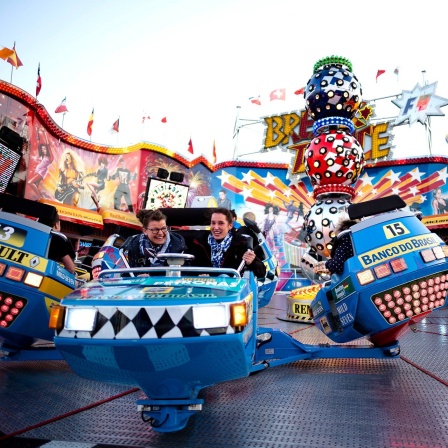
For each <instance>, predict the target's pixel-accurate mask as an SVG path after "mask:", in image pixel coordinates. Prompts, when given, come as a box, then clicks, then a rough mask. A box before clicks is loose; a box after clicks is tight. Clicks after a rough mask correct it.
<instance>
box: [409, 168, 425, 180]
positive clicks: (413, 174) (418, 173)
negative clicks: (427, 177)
mask: <svg viewBox="0 0 448 448" xmlns="http://www.w3.org/2000/svg"><path fill="white" fill-rule="evenodd" d="M409 174H410V175H411V177H412V179H413V180H417V181H418V182H421V181H422V179H421V177H422V176H423V175H424V174H425V173H424V172H423V171H420V170H419V169H418V167H417V168H414V169H413V170H412V171H409Z"/></svg>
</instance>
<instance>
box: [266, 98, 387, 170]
mask: <svg viewBox="0 0 448 448" xmlns="http://www.w3.org/2000/svg"><path fill="white" fill-rule="evenodd" d="M372 115H373V107H372V106H369V105H367V104H364V105H363V107H362V108H361V109H360V110H359V112H358V114H357V115H356V117H355V118H354V119H353V124H354V126H355V133H354V137H355V138H356V139H357V140H358V142H359V143H360V145H361V146H362V147H363V148H364V158H365V160H376V159H379V158H385V157H387V156H388V155H389V151H390V149H391V146H390V144H389V143H390V142H389V137H390V135H391V134H390V126H389V125H390V123H388V122H384V123H376V124H370V123H369V119H370V117H371V116H372ZM264 123H265V125H266V132H265V138H264V142H263V148H262V149H261V152H267V151H270V150H272V149H274V148H278V147H284V148H285V150H287V149H289V150H290V151H295V157H294V162H293V163H292V164H291V167H290V174H292V175H295V174H299V173H304V172H305V165H304V154H305V149H306V147H307V146H308V144H309V142H310V141H311V140H312V139H313V138H314V135H313V132H312V126H313V123H314V121H313V120H311V119H310V118H309V116H308V113H307V112H306V111H305V110H302V111H300V112H297V113H296V112H291V113H286V114H281V115H273V116H269V117H264ZM291 142H292V144H290V143H291Z"/></svg>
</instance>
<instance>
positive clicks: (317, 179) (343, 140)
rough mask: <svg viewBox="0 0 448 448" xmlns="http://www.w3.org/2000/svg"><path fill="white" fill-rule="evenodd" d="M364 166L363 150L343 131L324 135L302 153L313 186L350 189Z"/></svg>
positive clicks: (328, 132) (315, 139)
mask: <svg viewBox="0 0 448 448" xmlns="http://www.w3.org/2000/svg"><path fill="white" fill-rule="evenodd" d="M364 164H365V161H364V151H363V149H362V146H361V145H360V144H359V142H358V141H357V140H356V139H355V138H354V137H353V136H351V135H350V134H347V133H346V132H345V131H343V130H330V131H327V132H323V133H322V134H320V135H318V136H317V137H315V138H313V140H311V142H310V143H309V144H308V146H307V148H306V150H305V169H306V173H307V175H308V177H309V178H310V181H311V184H312V185H313V186H322V185H329V184H336V185H352V184H354V183H355V182H356V181H357V180H358V178H359V176H360V175H361V173H362V170H363V168H364Z"/></svg>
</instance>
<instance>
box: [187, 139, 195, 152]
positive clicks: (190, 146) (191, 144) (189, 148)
mask: <svg viewBox="0 0 448 448" xmlns="http://www.w3.org/2000/svg"><path fill="white" fill-rule="evenodd" d="M188 152H189V153H190V154H194V151H193V143H192V141H191V138H190V141H189V142H188Z"/></svg>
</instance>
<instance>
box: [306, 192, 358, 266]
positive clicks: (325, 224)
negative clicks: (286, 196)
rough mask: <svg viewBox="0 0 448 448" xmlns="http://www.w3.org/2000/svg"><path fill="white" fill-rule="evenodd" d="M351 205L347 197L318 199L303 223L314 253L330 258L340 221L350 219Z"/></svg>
mask: <svg viewBox="0 0 448 448" xmlns="http://www.w3.org/2000/svg"><path fill="white" fill-rule="evenodd" d="M350 204H351V202H350V197H349V196H346V195H338V194H329V195H322V196H319V197H318V199H317V201H316V202H315V203H314V204H313V205H312V206H311V208H310V210H309V211H308V213H307V214H306V215H305V218H304V222H303V230H304V232H305V241H306V242H307V243H308V244H309V246H310V248H311V250H312V251H315V252H317V253H318V254H319V255H322V256H323V257H326V258H329V257H330V254H331V249H332V247H333V238H334V237H335V236H336V234H335V230H336V227H337V225H338V223H339V221H340V220H343V219H349V216H348V214H347V208H348V206H349V205H350Z"/></svg>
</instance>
